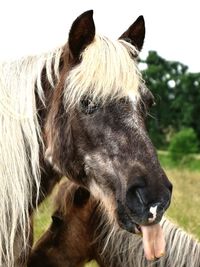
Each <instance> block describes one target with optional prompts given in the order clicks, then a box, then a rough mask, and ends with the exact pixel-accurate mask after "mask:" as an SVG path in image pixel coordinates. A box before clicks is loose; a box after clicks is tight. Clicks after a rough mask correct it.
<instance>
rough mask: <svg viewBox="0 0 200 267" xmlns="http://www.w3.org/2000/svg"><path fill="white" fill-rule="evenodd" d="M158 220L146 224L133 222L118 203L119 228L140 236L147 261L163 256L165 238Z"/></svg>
mask: <svg viewBox="0 0 200 267" xmlns="http://www.w3.org/2000/svg"><path fill="white" fill-rule="evenodd" d="M159 221H160V220H159V219H158V218H157V219H155V220H154V221H148V223H147V222H146V223H145V222H144V223H143V222H141V223H138V222H135V221H133V220H132V218H131V216H130V215H129V214H128V213H126V211H125V210H124V209H123V210H122V207H121V208H119V203H118V222H119V225H120V227H122V228H123V229H125V230H126V231H128V232H130V233H132V234H139V235H141V236H142V241H143V247H144V254H145V257H146V259H147V260H149V261H153V260H156V259H158V258H160V257H162V256H163V255H164V254H165V238H164V234H163V231H162V228H161V226H160V224H159Z"/></svg>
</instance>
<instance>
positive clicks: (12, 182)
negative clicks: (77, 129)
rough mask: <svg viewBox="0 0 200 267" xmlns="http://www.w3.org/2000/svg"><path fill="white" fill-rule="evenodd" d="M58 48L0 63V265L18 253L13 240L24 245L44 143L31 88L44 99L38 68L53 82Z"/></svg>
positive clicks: (56, 71)
mask: <svg viewBox="0 0 200 267" xmlns="http://www.w3.org/2000/svg"><path fill="white" fill-rule="evenodd" d="M61 53H62V49H58V50H55V51H53V52H52V53H48V54H44V55H41V56H35V57H34V56H33V57H28V58H24V59H21V60H18V61H13V62H7V63H1V65H0V127H1V128H0V132H1V139H0V158H1V165H0V178H1V179H0V198H1V203H0V266H4V264H5V265H6V266H9V267H12V266H14V261H15V259H16V258H17V257H18V256H19V255H16V253H17V252H16V251H15V250H14V246H15V243H16V242H17V243H18V244H19V243H20V242H21V243H20V244H21V249H18V251H20V252H22V251H23V250H24V251H25V249H26V244H27V238H28V230H27V227H28V225H29V210H30V207H31V206H32V197H33V192H34V194H35V193H36V198H37V196H38V193H39V186H40V166H39V151H40V149H41V148H42V146H43V142H42V136H41V128H40V125H39V121H38V116H37V107H36V97H35V92H37V96H38V97H39V99H40V100H41V102H42V103H43V104H45V97H44V88H43V84H42V81H41V80H42V70H43V69H44V68H45V69H46V76H47V78H46V79H47V80H48V81H49V83H51V84H52V86H53V77H56V76H57V75H58V65H59V63H58V62H59V61H60V57H61ZM19 237H20V241H19V240H18V238H19ZM18 246H19V245H18ZM17 254H18V253H17Z"/></svg>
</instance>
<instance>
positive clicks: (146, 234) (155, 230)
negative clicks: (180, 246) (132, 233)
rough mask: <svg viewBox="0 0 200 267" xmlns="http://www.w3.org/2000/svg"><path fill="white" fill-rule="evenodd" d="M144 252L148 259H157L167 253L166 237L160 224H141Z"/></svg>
mask: <svg viewBox="0 0 200 267" xmlns="http://www.w3.org/2000/svg"><path fill="white" fill-rule="evenodd" d="M141 230H142V235H143V245H144V254H145V256H146V258H147V260H150V261H151V260H155V258H160V257H162V256H163V255H164V254H165V239H164V235H163V231H162V228H161V226H160V224H154V225H150V226H141Z"/></svg>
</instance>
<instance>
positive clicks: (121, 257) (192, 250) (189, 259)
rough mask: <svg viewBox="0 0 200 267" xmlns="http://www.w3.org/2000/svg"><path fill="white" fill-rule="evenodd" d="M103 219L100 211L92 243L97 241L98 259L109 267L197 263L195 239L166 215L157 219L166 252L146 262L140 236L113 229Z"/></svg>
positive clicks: (171, 266) (172, 266)
mask: <svg viewBox="0 0 200 267" xmlns="http://www.w3.org/2000/svg"><path fill="white" fill-rule="evenodd" d="M100 213H101V212H100ZM106 222H107V219H106V217H105V214H104V215H103V217H102V220H101V224H100V225H101V226H100V228H99V230H98V235H97V237H96V239H95V242H97V245H98V250H99V254H100V255H101V257H100V258H101V260H102V261H103V262H104V263H106V264H107V266H109V267H120V266H127V267H132V266H143V267H149V266H152V267H167V266H169V267H177V266H178V267H185V266H190V267H199V266H200V244H199V242H198V241H197V240H195V239H194V238H193V237H192V236H191V235H190V234H188V233H186V232H185V231H184V230H182V229H181V228H180V227H178V226H176V225H175V224H173V223H171V222H170V221H169V220H168V219H166V218H163V219H162V221H161V225H162V227H163V230H164V233H165V239H166V255H165V256H164V257H162V258H160V259H159V260H157V261H154V262H148V261H147V260H146V259H145V256H144V251H143V244H142V239H141V237H140V236H139V235H135V234H130V233H128V232H127V231H125V230H123V229H120V228H119V227H118V228H117V229H116V228H115V227H113V226H112V225H109V224H107V223H106ZM104 225H105V227H103V226H104ZM102 227H103V231H102ZM100 229H101V230H100ZM101 231H102V232H101ZM100 232H101V233H100ZM99 233H100V234H99Z"/></svg>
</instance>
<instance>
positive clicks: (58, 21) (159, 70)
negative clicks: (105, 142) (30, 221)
mask: <svg viewBox="0 0 200 267" xmlns="http://www.w3.org/2000/svg"><path fill="white" fill-rule="evenodd" d="M199 5H200V2H199V1H198V0H190V1H188V0H185V1H181V0H177V1H174V0H168V1H166V0H163V1H160V0H154V1H149V0H140V1H134V0H123V1H118V2H117V1H105V0H102V1H97V0H85V1H82V0H73V1H71V3H70V1H66V0H65V1H64V0H52V1H46V0H43V1H38V0H35V1H30V0H29V1H25V0H16V1H15V0H13V1H12V0H8V1H1V2H0V33H1V42H0V59H1V60H9V59H13V58H14V59H17V58H19V57H22V56H27V55H30V54H38V53H42V52H47V51H49V50H52V49H54V48H55V47H57V46H61V45H63V44H64V43H65V42H66V41H67V35H68V31H69V29H70V26H71V23H72V22H73V20H74V19H75V18H76V17H77V16H78V15H79V14H81V13H82V12H84V11H86V10H88V9H94V19H95V22H96V28H97V32H98V33H100V34H104V35H106V36H108V37H111V38H117V37H118V36H120V35H121V34H122V33H123V32H124V31H125V30H126V29H127V28H128V27H129V25H130V24H132V23H133V21H134V20H135V19H136V18H137V17H138V16H139V15H144V18H145V21H146V39H145V44H144V48H143V52H142V53H141V57H140V64H139V66H140V69H141V71H142V73H143V78H144V80H145V81H146V85H147V86H148V87H149V89H150V90H151V91H152V93H153V94H154V97H155V102H156V105H155V106H154V107H153V108H152V109H151V110H150V112H149V116H148V118H147V128H148V131H149V133H150V136H151V139H152V141H153V143H154V145H155V146H156V148H157V150H158V156H159V159H160V161H161V164H162V166H163V167H164V169H165V171H166V172H167V175H168V177H169V178H170V180H171V181H172V182H173V185H174V192H173V199H172V204H171V206H170V208H169V210H168V212H167V216H168V217H169V218H171V219H172V220H173V221H174V222H176V223H177V224H179V225H180V226H181V227H183V228H184V229H185V230H186V231H188V232H190V233H192V234H193V235H194V236H195V237H196V238H197V239H199V240H200V213H199V205H200V63H199V60H200V37H199V26H200V16H199ZM51 202H52V199H51V198H49V199H48V200H47V201H46V202H45V203H43V205H42V206H41V207H40V210H39V212H38V213H37V214H36V226H35V236H36V239H37V238H38V237H39V236H40V235H41V233H42V232H43V231H44V229H45V228H46V227H47V226H48V224H49V222H50V213H51V211H50V210H51V208H50V207H51Z"/></svg>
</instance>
